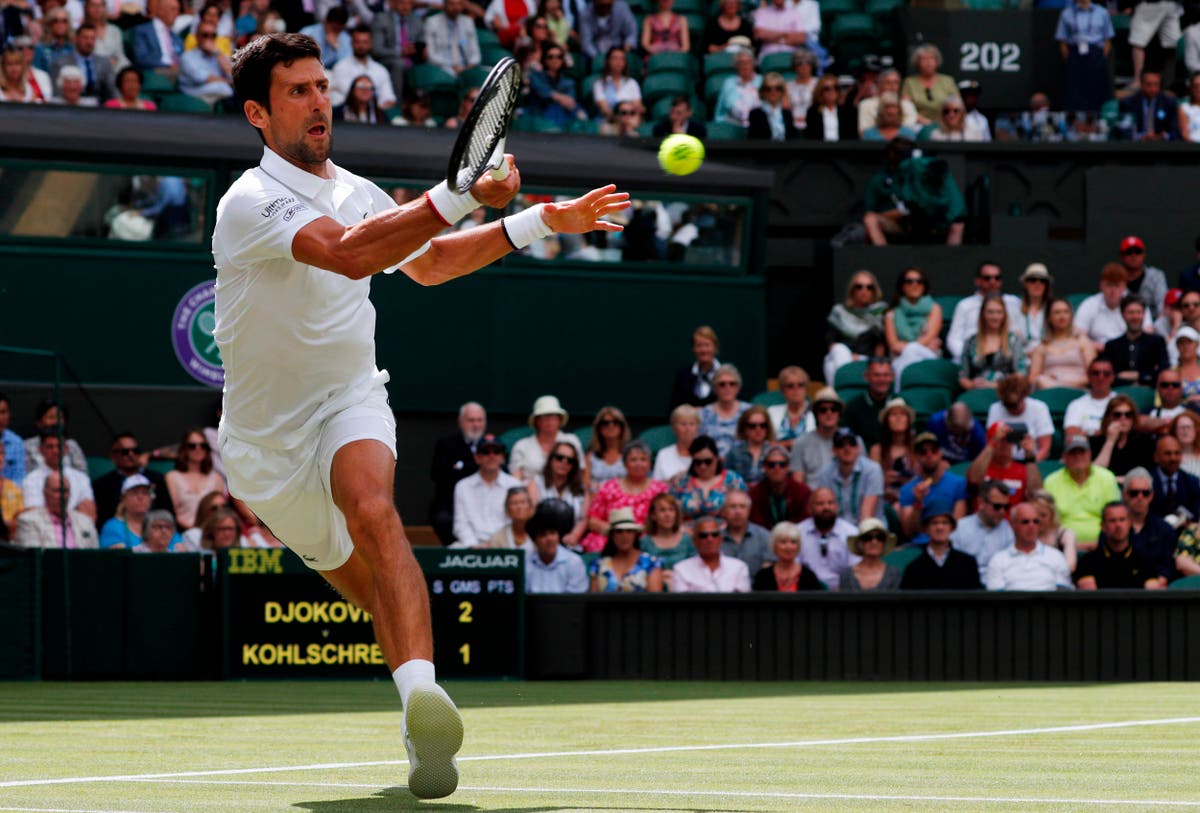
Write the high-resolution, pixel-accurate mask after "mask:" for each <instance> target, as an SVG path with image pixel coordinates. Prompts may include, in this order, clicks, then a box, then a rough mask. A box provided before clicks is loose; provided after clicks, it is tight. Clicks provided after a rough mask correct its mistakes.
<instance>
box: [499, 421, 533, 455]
mask: <svg viewBox="0 0 1200 813" xmlns="http://www.w3.org/2000/svg"><path fill="white" fill-rule="evenodd" d="M532 434H533V429H532V428H530V427H529V426H516V427H513V428H512V429H509V430H508V431H507V432H501V433H500V437H498V438H496V439H497V440H498V441H500V442H501V443H503V444H504V449H505V451H506V452H507V453H508V454H512V448H513V445H514V444H515V443H516V442H517V441H518V440H520V439H521V438H527V437H529V436H530V435H532Z"/></svg>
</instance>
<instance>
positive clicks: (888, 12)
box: [863, 0, 905, 22]
mask: <svg viewBox="0 0 1200 813" xmlns="http://www.w3.org/2000/svg"><path fill="white" fill-rule="evenodd" d="M904 5H905V2H904V0H867V2H866V5H865V6H863V11H864V12H865V13H867V14H870V15H871V16H872V17H873V18H875V21H876V22H880V21H886V20H888V19H890V18H891V16H892V14H894V13H895V12H896V10H897V9H902V8H904Z"/></svg>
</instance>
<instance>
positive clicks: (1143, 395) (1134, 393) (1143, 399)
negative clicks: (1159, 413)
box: [1113, 385, 1155, 414]
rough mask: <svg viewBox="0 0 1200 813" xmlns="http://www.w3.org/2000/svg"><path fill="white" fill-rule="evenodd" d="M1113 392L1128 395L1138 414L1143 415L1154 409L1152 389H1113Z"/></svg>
mask: <svg viewBox="0 0 1200 813" xmlns="http://www.w3.org/2000/svg"><path fill="white" fill-rule="evenodd" d="M1113 392H1116V393H1120V394H1121V395H1128V396H1129V397H1130V398H1132V399H1133V403H1134V405H1135V406H1136V407H1137V408H1138V412H1140V413H1142V414H1145V413H1147V412H1149V411H1150V410H1152V409H1154V396H1155V392H1154V388H1153V387H1142V386H1133V385H1131V386H1127V387H1113Z"/></svg>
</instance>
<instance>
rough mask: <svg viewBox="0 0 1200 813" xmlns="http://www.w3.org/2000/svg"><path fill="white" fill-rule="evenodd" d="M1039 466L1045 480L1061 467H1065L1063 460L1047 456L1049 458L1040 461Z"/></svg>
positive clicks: (1039, 471)
mask: <svg viewBox="0 0 1200 813" xmlns="http://www.w3.org/2000/svg"><path fill="white" fill-rule="evenodd" d="M1037 467H1038V473H1039V474H1041V475H1042V479H1043V480H1045V479H1046V478H1047V477H1049V476H1050V475H1051V474H1054V472H1056V471H1058V470H1059V469H1061V468H1062V467H1063V462H1062V461H1061V460H1058V459H1056V458H1047V459H1045V460H1043V461H1042V462H1041V463H1038V464H1037Z"/></svg>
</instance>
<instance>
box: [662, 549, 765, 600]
mask: <svg viewBox="0 0 1200 813" xmlns="http://www.w3.org/2000/svg"><path fill="white" fill-rule="evenodd" d="M671 592H672V593H749V592H750V569H749V568H747V567H746V563H745V562H743V561H742V560H741V559H734V558H733V557H732V556H726V555H725V554H723V553H722V554H721V560H720V562H719V563H718V565H717V569H716V570H711V569H710V568H709V566H708V565H706V564H704V560H703V559H701V558H700V557H699V556H691V557H688V558H687V559H684V560H683V561H682V562H680V563H679V564H677V565H675V567H673V568H672V569H671Z"/></svg>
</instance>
